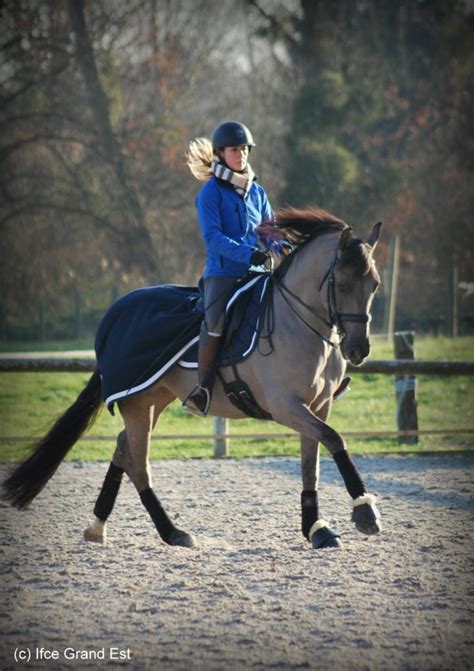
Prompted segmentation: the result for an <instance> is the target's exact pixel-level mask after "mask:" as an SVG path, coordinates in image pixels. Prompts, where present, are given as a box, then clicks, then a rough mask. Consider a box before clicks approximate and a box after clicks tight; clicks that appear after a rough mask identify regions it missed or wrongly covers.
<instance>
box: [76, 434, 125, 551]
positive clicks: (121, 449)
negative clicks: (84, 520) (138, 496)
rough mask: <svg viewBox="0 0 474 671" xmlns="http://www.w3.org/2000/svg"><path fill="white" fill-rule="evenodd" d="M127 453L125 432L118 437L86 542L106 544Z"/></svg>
mask: <svg viewBox="0 0 474 671" xmlns="http://www.w3.org/2000/svg"><path fill="white" fill-rule="evenodd" d="M126 452H127V437H126V434H125V431H121V432H120V433H119V435H118V437H117V446H116V448H115V452H114V456H113V458H112V461H111V462H110V466H109V469H108V471H107V474H106V476H105V479H104V482H103V484H102V489H101V490H100V494H99V496H98V498H97V501H96V503H95V506H94V521H93V522H92V524H91V525H90V526H89V527H87V529H86V530H85V531H84V540H86V541H91V542H94V543H105V540H106V523H107V520H108V518H109V516H110V514H111V512H112V510H113V507H114V504H115V501H116V499H117V496H118V493H119V490H120V485H121V484H122V478H123V474H124V472H125V470H126V458H127V453H126Z"/></svg>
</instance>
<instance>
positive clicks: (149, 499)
mask: <svg viewBox="0 0 474 671" xmlns="http://www.w3.org/2000/svg"><path fill="white" fill-rule="evenodd" d="M140 499H141V502H142V503H143V505H144V506H145V508H146V509H147V511H148V513H149V514H150V517H151V519H152V520H153V523H154V524H155V527H156V529H157V531H158V533H159V534H160V536H161V538H162V539H163V540H164V541H165V543H168V542H169V541H170V539H171V536H172V535H173V533H174V532H176V531H177V529H176V527H175V526H174V524H173V522H172V521H171V520H170V518H169V517H168V515H167V514H166V512H165V510H164V508H163V507H162V505H161V503H160V502H159V500H158V498H157V497H156V494H155V492H154V491H153V489H152V488H151V487H149V488H148V489H145V490H144V491H143V492H140Z"/></svg>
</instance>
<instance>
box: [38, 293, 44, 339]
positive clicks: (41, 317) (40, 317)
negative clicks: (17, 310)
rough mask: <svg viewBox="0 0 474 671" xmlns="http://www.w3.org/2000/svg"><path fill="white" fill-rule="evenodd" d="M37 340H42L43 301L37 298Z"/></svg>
mask: <svg viewBox="0 0 474 671" xmlns="http://www.w3.org/2000/svg"><path fill="white" fill-rule="evenodd" d="M38 340H41V341H43V340H44V301H43V298H41V297H40V299H39V300H38Z"/></svg>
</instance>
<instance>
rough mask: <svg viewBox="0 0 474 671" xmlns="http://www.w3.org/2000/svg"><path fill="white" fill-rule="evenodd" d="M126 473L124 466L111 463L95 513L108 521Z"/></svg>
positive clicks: (104, 520) (100, 518)
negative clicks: (120, 466)
mask: <svg viewBox="0 0 474 671" xmlns="http://www.w3.org/2000/svg"><path fill="white" fill-rule="evenodd" d="M123 474H124V470H123V468H119V467H118V466H115V464H112V463H111V464H110V466H109V470H108V471H107V474H106V476H105V479H104V484H103V485H102V489H101V490H100V494H99V497H98V499H97V501H96V503H95V506H94V515H95V516H96V517H98V518H99V520H102V522H106V521H107V519H108V517H109V515H110V513H111V512H112V509H113V507H114V504H115V500H116V498H117V494H118V493H119V489H120V485H121V484H122V477H123Z"/></svg>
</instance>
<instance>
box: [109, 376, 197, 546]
mask: <svg viewBox="0 0 474 671" xmlns="http://www.w3.org/2000/svg"><path fill="white" fill-rule="evenodd" d="M159 392H161V393H155V395H154V397H153V398H152V399H151V400H149V399H148V398H147V396H145V395H140V396H134V397H133V398H131V399H128V400H127V401H126V402H125V403H123V404H122V405H121V406H120V412H121V413H122V416H123V419H124V422H125V430H126V432H127V441H128V447H129V454H130V471H129V470H128V468H127V473H128V475H129V476H130V478H131V480H132V482H133V484H134V485H135V488H136V490H137V492H138V494H139V496H140V500H141V502H142V503H143V505H144V506H145V508H146V510H147V511H148V514H149V515H150V517H151V519H152V521H153V523H154V525H155V527H156V529H157V531H158V533H159V535H160V537H161V538H162V540H163V541H164V542H165V543H167V544H168V545H180V546H182V547H193V546H194V541H193V539H192V537H191V536H190V535H189V534H187V533H186V532H185V531H181V530H180V529H178V528H176V527H175V525H174V524H173V522H172V521H171V520H170V518H169V517H168V515H167V513H166V511H165V510H164V508H163V506H162V505H161V503H160V501H159V499H158V497H157V496H156V494H155V492H154V491H153V488H152V480H151V470H150V464H149V460H148V453H149V449H150V439H151V432H152V430H153V427H154V425H155V423H156V421H157V420H158V417H159V414H160V412H161V411H162V410H163V409H164V408H165V407H166V406H167V405H168V403H170V402H171V401H172V400H174V398H175V396H174V395H172V394H171V392H168V391H167V390H164V389H162V390H159Z"/></svg>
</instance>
